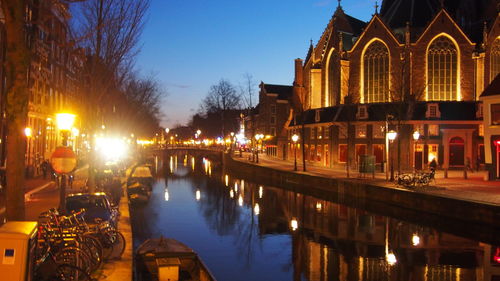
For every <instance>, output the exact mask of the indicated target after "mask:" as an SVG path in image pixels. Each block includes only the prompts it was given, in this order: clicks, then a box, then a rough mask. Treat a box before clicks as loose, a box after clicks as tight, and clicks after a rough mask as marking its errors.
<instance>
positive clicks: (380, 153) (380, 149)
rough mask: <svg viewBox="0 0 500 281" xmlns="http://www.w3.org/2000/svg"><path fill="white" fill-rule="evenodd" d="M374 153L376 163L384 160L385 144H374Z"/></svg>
mask: <svg viewBox="0 0 500 281" xmlns="http://www.w3.org/2000/svg"><path fill="white" fill-rule="evenodd" d="M373 155H375V163H382V162H384V145H383V144H374V145H373Z"/></svg>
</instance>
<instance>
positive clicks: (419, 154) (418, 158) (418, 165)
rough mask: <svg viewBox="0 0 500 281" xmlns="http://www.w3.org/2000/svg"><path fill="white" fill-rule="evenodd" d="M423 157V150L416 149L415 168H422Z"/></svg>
mask: <svg viewBox="0 0 500 281" xmlns="http://www.w3.org/2000/svg"><path fill="white" fill-rule="evenodd" d="M423 158H424V154H423V153H422V151H415V170H422V163H423Z"/></svg>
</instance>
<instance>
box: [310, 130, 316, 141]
mask: <svg viewBox="0 0 500 281" xmlns="http://www.w3.org/2000/svg"><path fill="white" fill-rule="evenodd" d="M311 139H312V140H315V139H316V128H311Z"/></svg>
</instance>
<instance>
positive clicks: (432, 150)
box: [427, 144, 439, 163]
mask: <svg viewBox="0 0 500 281" xmlns="http://www.w3.org/2000/svg"><path fill="white" fill-rule="evenodd" d="M432 159H436V162H437V163H439V161H438V145H437V144H429V157H428V158H427V162H431V161H432Z"/></svg>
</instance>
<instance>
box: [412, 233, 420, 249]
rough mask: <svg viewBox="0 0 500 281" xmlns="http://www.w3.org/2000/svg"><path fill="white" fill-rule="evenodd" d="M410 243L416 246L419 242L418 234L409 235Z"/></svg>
mask: <svg viewBox="0 0 500 281" xmlns="http://www.w3.org/2000/svg"><path fill="white" fill-rule="evenodd" d="M411 244H412V245H413V246H418V245H419V244H420V236H418V234H416V233H414V234H413V236H412V237H411Z"/></svg>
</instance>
